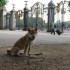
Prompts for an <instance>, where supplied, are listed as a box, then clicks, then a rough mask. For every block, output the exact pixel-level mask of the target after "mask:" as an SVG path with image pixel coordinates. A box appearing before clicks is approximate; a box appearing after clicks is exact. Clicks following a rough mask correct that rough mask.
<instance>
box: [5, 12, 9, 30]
mask: <svg viewBox="0 0 70 70" xmlns="http://www.w3.org/2000/svg"><path fill="white" fill-rule="evenodd" d="M9 17H10V13H7V14H6V25H5V29H9V25H10V23H9Z"/></svg>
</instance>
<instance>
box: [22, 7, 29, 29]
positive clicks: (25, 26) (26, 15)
mask: <svg viewBox="0 0 70 70" xmlns="http://www.w3.org/2000/svg"><path fill="white" fill-rule="evenodd" d="M27 25H28V9H27V8H26V7H25V8H24V28H23V30H27V27H28V26H27Z"/></svg>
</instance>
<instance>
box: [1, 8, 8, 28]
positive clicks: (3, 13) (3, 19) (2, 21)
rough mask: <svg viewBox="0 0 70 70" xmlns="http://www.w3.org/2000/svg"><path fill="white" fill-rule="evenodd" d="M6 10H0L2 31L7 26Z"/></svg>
mask: <svg viewBox="0 0 70 70" xmlns="http://www.w3.org/2000/svg"><path fill="white" fill-rule="evenodd" d="M6 12H7V11H6V8H5V7H3V8H2V9H1V10H0V29H4V28H5V25H6V17H5V15H6Z"/></svg>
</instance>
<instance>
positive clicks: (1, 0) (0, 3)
mask: <svg viewBox="0 0 70 70" xmlns="http://www.w3.org/2000/svg"><path fill="white" fill-rule="evenodd" d="M7 2H8V1H7V0H0V8H1V7H3V6H4V5H5V4H6V3H7Z"/></svg>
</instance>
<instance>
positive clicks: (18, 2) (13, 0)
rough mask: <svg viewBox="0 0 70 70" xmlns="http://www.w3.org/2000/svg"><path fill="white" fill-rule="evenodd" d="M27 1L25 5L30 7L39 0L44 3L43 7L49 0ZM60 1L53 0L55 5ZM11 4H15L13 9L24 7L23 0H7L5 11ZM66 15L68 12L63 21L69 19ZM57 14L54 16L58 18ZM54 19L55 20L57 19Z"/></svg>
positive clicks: (10, 7)
mask: <svg viewBox="0 0 70 70" xmlns="http://www.w3.org/2000/svg"><path fill="white" fill-rule="evenodd" d="M27 1H28V3H27V4H28V6H27V7H28V8H29V9H30V8H31V7H32V6H33V5H34V4H35V3H36V2H37V1H38V2H41V3H42V4H44V5H45V7H47V5H48V3H49V2H50V1H51V0H27ZM60 1H61V0H53V3H54V4H55V5H57V3H59V2H60ZM67 1H70V0H67ZM12 4H15V10H23V9H24V7H25V0H8V3H7V4H6V9H7V11H10V10H12V9H13V5H12ZM68 15H70V13H67V14H66V15H65V18H64V20H65V21H68V20H69V19H68V18H70V17H69V16H68ZM57 16H58V15H56V18H58V17H57ZM45 18H46V16H45ZM45 20H46V19H45ZM55 21H57V19H56V20H55Z"/></svg>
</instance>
